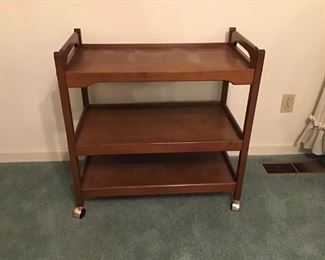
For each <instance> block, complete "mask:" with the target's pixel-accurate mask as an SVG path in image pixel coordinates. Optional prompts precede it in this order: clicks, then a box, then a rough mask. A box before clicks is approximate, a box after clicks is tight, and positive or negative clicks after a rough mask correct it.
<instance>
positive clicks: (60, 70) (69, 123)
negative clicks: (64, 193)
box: [54, 52, 87, 218]
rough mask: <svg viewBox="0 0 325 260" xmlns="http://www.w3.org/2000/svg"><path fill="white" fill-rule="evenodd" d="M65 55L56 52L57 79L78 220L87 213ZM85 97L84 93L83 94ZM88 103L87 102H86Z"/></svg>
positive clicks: (75, 212) (74, 214)
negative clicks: (66, 74) (67, 81)
mask: <svg viewBox="0 0 325 260" xmlns="http://www.w3.org/2000/svg"><path fill="white" fill-rule="evenodd" d="M62 56H63V54H62V53H61V52H55V53H54V58H55V65H56V70H57V77H58V83H59V92H60V99H61V105H62V112H63V119H64V125H65V130H66V135H67V142H68V148H69V156H70V164H71V172H72V180H73V187H74V196H75V202H76V207H75V208H74V211H73V216H75V217H77V218H82V217H83V216H84V215H85V213H86V211H85V209H84V207H83V204H84V200H83V196H82V191H81V179H80V178H81V177H80V167H79V159H78V155H77V152H76V146H75V144H76V135H75V131H74V126H73V118H72V111H71V104H70V96H69V91H68V87H67V85H66V80H65V73H64V66H65V63H64V59H63V57H62ZM82 94H83V96H84V92H82ZM86 101H87V100H86Z"/></svg>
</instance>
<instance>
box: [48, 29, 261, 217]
mask: <svg viewBox="0 0 325 260" xmlns="http://www.w3.org/2000/svg"><path fill="white" fill-rule="evenodd" d="M238 45H241V46H242V47H243V48H244V49H245V50H246V51H247V53H248V55H245V54H244V53H243V52H242V51H241V50H240V49H239V48H238ZM264 55H265V51H264V50H261V49H258V48H257V47H256V46H255V45H254V44H252V43H251V42H250V41H248V40H247V39H246V38H244V37H243V36H242V35H241V34H240V33H238V32H237V31H236V28H230V30H229V35H228V41H227V42H225V43H197V44H193V43H190V44H188V43H184V44H84V43H82V40H81V32H80V29H74V32H73V34H72V35H71V36H70V38H69V39H68V40H67V41H66V43H65V44H64V45H63V46H62V48H61V49H60V50H59V51H57V52H54V59H55V65H56V73H57V77H58V85H59V91H60V98H61V103H62V111H63V116H64V122H65V129H66V135H67V141H68V148H69V155H70V162H71V172H72V178H73V184H74V195H75V201H76V207H75V209H74V216H75V217H77V218H82V217H83V216H84V215H85V208H84V199H85V198H94V197H109V196H133V195H158V194H159V195H162V194H185V193H212V192H232V193H233V202H232V210H234V211H239V209H240V197H241V192H242V187H243V180H244V173H245V166H246V160H247V153H248V148H249V142H250V136H251V131H252V125H253V118H254V113H255V106H256V101H257V95H258V90H259V85H260V79H261V74H262V67H263V61H264ZM154 81H164V82H167V81H223V84H222V94H221V100H220V102H217V101H215V102H211V101H210V102H169V103H145V104H91V102H90V101H89V97H88V88H91V86H92V85H93V84H95V83H103V82H154ZM229 82H231V83H232V84H233V85H250V89H249V98H248V103H247V110H246V117H245V122H244V127H243V130H242V129H241V128H240V127H239V125H238V124H237V122H236V120H235V118H234V116H233V115H232V113H231V111H230V110H229V108H228V106H227V94H228V86H229ZM198 87H200V86H198ZM69 88H80V89H81V96H82V101H83V113H82V115H81V117H80V120H79V122H78V125H77V126H76V128H74V125H73V118H72V112H71V105H70V98H69ZM227 151H239V152H240V154H239V159H238V164H237V169H233V167H232V165H231V163H230V161H229V157H228V154H227ZM81 156H84V157H85V162H84V166H83V167H81V166H80V164H79V163H80V162H79V161H80V157H81ZM81 168H82V169H81Z"/></svg>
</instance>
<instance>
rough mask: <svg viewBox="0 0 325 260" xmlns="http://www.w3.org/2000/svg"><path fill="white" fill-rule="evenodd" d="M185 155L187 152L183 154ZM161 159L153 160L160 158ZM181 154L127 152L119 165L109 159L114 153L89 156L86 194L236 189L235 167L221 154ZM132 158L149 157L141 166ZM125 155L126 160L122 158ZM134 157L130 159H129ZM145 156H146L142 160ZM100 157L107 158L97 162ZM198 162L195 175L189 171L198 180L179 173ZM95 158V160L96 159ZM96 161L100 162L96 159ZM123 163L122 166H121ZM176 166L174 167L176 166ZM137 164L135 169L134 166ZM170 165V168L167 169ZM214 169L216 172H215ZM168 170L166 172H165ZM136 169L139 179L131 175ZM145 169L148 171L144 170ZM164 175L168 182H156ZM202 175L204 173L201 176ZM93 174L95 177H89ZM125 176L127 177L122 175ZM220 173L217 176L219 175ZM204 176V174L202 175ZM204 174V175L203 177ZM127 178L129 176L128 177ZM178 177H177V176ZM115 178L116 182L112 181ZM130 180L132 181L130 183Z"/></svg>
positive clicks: (84, 170) (113, 194) (228, 190)
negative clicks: (129, 153) (138, 153)
mask: <svg viewBox="0 0 325 260" xmlns="http://www.w3.org/2000/svg"><path fill="white" fill-rule="evenodd" d="M183 155H184V154H183ZM157 156H159V157H160V158H161V160H159V159H158V160H157V159H154V160H152V159H150V158H153V157H154V158H155V157H156V158H157ZM180 156H182V154H180V155H178V154H166V155H161V154H160V155H157V154H156V155H153V154H149V155H148V154H145V155H126V156H125V155H124V156H122V157H121V156H119V160H120V162H119V163H117V166H116V165H114V162H113V164H112V163H111V161H110V158H112V157H114V156H89V157H87V158H86V162H85V166H84V169H83V175H82V176H83V178H82V193H83V195H84V196H85V197H90V198H91V197H109V196H137V195H168V194H183V193H212V192H233V191H234V190H235V186H236V181H235V176H234V175H233V169H232V166H231V165H230V162H229V160H228V159H227V157H225V155H223V154H221V153H204V154H195V153H189V154H187V155H186V156H188V158H189V160H188V161H186V160H183V161H182V160H181V161H179V160H178V158H179V157H180ZM195 156H201V158H202V157H203V156H205V157H206V159H204V160H202V159H199V161H195V160H196V159H195ZM115 157H116V156H115ZM132 157H133V158H134V157H136V158H137V159H136V160H138V158H140V160H145V158H148V161H147V164H146V166H143V165H144V163H143V162H142V165H140V167H137V166H136V165H134V159H132ZM166 157H167V158H168V157H169V162H167V165H165V163H166V160H165V158H166ZM123 158H126V159H125V161H123V160H124V159H123ZM130 158H131V159H130ZM143 158H144V159H143ZM98 160H99V161H100V160H101V161H102V162H103V161H104V162H105V165H103V163H102V162H100V163H99V164H98ZM190 160H191V161H192V160H193V161H195V163H194V164H193V167H195V176H194V175H193V171H192V173H190V176H191V177H190V176H189V177H190V178H195V180H196V182H193V180H192V181H190V180H188V179H187V176H188V173H187V171H182V170H181V172H182V176H180V175H179V174H180V172H179V171H180V169H183V168H182V167H184V164H185V165H187V166H185V167H184V170H185V169H186V167H190V166H191V161H190ZM93 161H95V162H93ZM96 161H97V162H96ZM211 161H214V163H215V164H214V165H215V166H213V168H205V165H206V164H210V167H211ZM121 162H123V167H122V168H121V167H120V166H119V165H120V164H121ZM174 166H175V167H174ZM134 167H135V168H134ZM166 167H167V168H166ZM212 169H214V170H213V172H212ZM165 170H166V172H165ZM133 171H135V174H136V175H137V176H138V178H132V176H133V174H134V173H133ZM143 171H145V172H146V173H144V172H143ZM163 174H167V175H168V178H170V179H169V181H166V179H165V181H162V182H159V183H157V181H156V178H157V177H158V178H161V176H162V175H163ZM201 174H203V175H201ZM206 174H208V175H210V176H211V177H212V176H213V175H214V178H215V179H214V181H211V180H210V179H209V181H207V178H206V176H205V175H206ZM90 175H92V176H90ZM123 175H124V176H123ZM216 175H217V176H216ZM201 176H202V177H201ZM204 176H205V177H204ZM126 177H128V178H126ZM174 178H176V179H174ZM112 179H114V181H113V183H112V182H111V180H112ZM130 180H132V181H131V182H130Z"/></svg>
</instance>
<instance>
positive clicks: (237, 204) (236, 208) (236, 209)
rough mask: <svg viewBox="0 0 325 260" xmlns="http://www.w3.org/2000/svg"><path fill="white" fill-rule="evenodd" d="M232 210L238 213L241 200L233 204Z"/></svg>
mask: <svg viewBox="0 0 325 260" xmlns="http://www.w3.org/2000/svg"><path fill="white" fill-rule="evenodd" d="M231 210H232V211H236V212H238V211H239V210H240V201H239V200H234V201H233V202H232V203H231Z"/></svg>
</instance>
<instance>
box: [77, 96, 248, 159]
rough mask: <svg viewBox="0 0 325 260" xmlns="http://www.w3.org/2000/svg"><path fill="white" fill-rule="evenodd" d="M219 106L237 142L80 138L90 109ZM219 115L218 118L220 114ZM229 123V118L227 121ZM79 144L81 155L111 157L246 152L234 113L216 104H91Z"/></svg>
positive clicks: (84, 115) (78, 151)
mask: <svg viewBox="0 0 325 260" xmlns="http://www.w3.org/2000/svg"><path fill="white" fill-rule="evenodd" d="M196 105H197V106H200V107H202V106H205V105H206V106H214V105H215V106H218V107H219V108H220V109H222V111H223V114H224V115H223V117H224V118H227V120H228V123H227V125H228V127H231V128H232V130H233V131H234V132H235V133H236V134H237V136H236V138H235V139H232V140H229V139H228V140H222V139H219V140H218V139H217V140H216V139H215V140H204V141H173V142H166V141H164V142H160V141H158V140H159V138H158V140H157V141H156V142H140V143H139V142H132V141H130V142H128V143H120V142H110V143H104V142H103V143H100V144H98V143H96V144H92V143H88V144H80V142H79V137H80V133H81V131H82V128H83V124H84V120H85V117H87V110H89V109H97V110H98V109H103V110H105V109H108V108H127V109H134V108H137V107H140V108H142V107H144V108H145V107H149V108H150V107H151V108H154V107H162V106H165V107H170V106H171V107H175V108H176V107H178V106H182V107H186V106H188V107H190V108H193V107H195V106H196ZM216 116H217V115H216ZM223 120H225V119H223ZM76 136H77V142H76V151H77V154H78V155H108V154H141V153H142V154H143V153H182V152H191V151H194V152H218V151H240V150H241V149H242V145H243V141H242V131H241V129H240V127H239V126H238V124H237V122H236V121H235V119H234V118H233V117H231V112H230V111H229V110H228V111H227V110H226V108H225V107H224V106H223V105H221V104H220V103H219V102H216V101H205V102H175V103H173V102H166V103H133V104H97V105H89V107H88V108H87V109H86V110H85V111H84V112H83V114H82V116H81V120H80V121H79V124H78V126H77V130H76Z"/></svg>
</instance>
